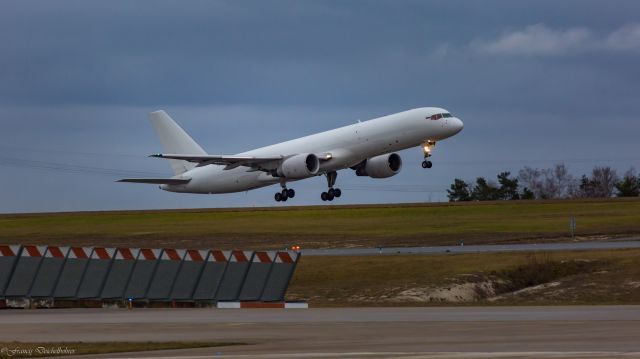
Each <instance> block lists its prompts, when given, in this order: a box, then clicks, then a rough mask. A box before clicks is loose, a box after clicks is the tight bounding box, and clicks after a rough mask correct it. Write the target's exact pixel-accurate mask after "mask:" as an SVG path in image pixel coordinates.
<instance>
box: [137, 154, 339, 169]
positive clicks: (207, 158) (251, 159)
mask: <svg viewBox="0 0 640 359" xmlns="http://www.w3.org/2000/svg"><path fill="white" fill-rule="evenodd" d="M149 157H156V158H165V159H171V160H182V161H188V162H193V163H197V164H198V165H197V166H196V167H203V166H207V165H223V166H226V167H225V168H224V169H225V170H230V169H234V168H236V167H240V166H245V167H250V168H251V169H253V170H257V171H267V172H268V171H271V170H274V169H275V168H277V166H278V164H279V162H280V161H281V160H283V159H285V158H287V157H289V156H261V157H255V156H224V155H183V154H173V153H157V154H153V155H150V156H149ZM331 158H332V156H331V154H330V153H322V154H320V155H319V156H318V159H319V160H320V161H328V160H330V159H331Z"/></svg>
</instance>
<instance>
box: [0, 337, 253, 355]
mask: <svg viewBox="0 0 640 359" xmlns="http://www.w3.org/2000/svg"><path fill="white" fill-rule="evenodd" d="M229 345H241V343H219V342H95V343H87V342H58V343H30V342H3V341H0V358H5V357H6V358H38V357H52V356H68V355H70V354H69V353H71V355H88V354H108V353H124V352H139V351H152V350H170V349H188V348H215V347H223V346H229ZM212 352H214V349H212ZM212 355H213V354H212Z"/></svg>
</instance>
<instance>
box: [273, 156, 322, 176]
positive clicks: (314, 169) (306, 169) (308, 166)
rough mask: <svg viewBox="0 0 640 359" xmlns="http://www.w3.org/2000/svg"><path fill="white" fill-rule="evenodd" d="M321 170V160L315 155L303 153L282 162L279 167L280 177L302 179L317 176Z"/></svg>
mask: <svg viewBox="0 0 640 359" xmlns="http://www.w3.org/2000/svg"><path fill="white" fill-rule="evenodd" d="M319 169H320V160H318V157H317V156H316V155H314V154H313V153H302V154H299V155H295V156H293V157H289V158H287V159H286V160H284V161H282V163H281V164H280V166H279V167H278V170H277V172H278V176H280V177H285V178H291V179H302V178H307V177H310V176H313V175H315V174H316V173H318V170H319Z"/></svg>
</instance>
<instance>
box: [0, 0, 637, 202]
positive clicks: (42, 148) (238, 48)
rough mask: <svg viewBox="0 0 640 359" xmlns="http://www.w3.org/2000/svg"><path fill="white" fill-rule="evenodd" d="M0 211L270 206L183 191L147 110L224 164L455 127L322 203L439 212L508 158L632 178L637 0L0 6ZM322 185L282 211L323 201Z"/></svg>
mask: <svg viewBox="0 0 640 359" xmlns="http://www.w3.org/2000/svg"><path fill="white" fill-rule="evenodd" d="M1 5H2V6H1V11H0V151H1V152H0V174H1V175H0V212H4V213H6V212H36V211H72V210H106V209H146V208H190V207H224V206H253V205H258V206H262V205H266V206H276V205H279V206H282V204H276V203H275V202H274V201H273V193H274V192H275V190H277V186H274V187H267V188H265V189H260V190H256V191H251V192H248V193H239V194H228V195H185V194H174V193H168V192H164V191H161V190H159V189H157V187H155V186H153V185H148V186H145V185H136V184H121V183H115V182H114V181H115V180H116V179H118V178H122V177H136V176H139V177H165V176H167V177H168V176H170V175H171V171H170V167H169V165H168V163H166V162H164V161H163V160H159V159H151V158H147V157H146V155H148V154H150V153H154V152H158V151H159V150H160V146H159V142H158V140H157V139H156V138H155V136H154V133H153V130H152V128H151V126H150V125H149V122H148V118H147V114H148V112H150V111H153V110H157V109H164V110H166V111H168V112H169V113H170V114H171V115H172V117H173V118H174V119H176V120H177V121H178V122H179V123H180V124H181V125H182V126H183V128H185V130H187V132H189V133H190V134H191V135H192V137H194V138H195V139H196V141H198V142H199V143H200V144H201V145H202V146H203V147H204V148H205V150H207V151H208V152H209V153H212V154H234V153H238V152H242V151H246V150H249V149H252V148H256V147H260V146H263V145H268V144H272V143H277V142H281V141H284V140H288V139H292V138H296V137H300V136H303V135H307V134H311V133H314V132H318V131H323V130H328V129H331V128H334V127H338V126H343V125H347V124H351V123H353V122H356V121H357V120H366V119H370V118H374V117H378V116H382V115H386V114H390V113H394V112H399V111H403V110H406V109H410V108H415V107H423V106H439V107H444V108H447V109H448V110H450V111H451V112H452V113H453V114H455V115H457V116H458V117H460V118H461V119H462V120H463V121H464V123H465V128H464V131H463V132H461V133H460V134H459V135H457V136H455V137H454V138H451V139H449V140H446V141H443V142H441V143H438V145H437V147H436V150H435V152H434V157H433V162H434V167H433V168H432V169H430V170H423V169H422V168H421V167H420V161H421V160H422V159H421V151H420V149H417V148H416V149H411V150H407V151H403V152H401V156H402V158H403V161H404V167H403V170H402V172H401V173H400V174H399V175H397V176H395V177H393V178H390V179H387V180H374V179H368V178H358V177H355V176H354V175H353V174H352V173H350V172H352V171H342V172H340V174H339V177H338V186H339V187H340V188H342V189H343V193H344V194H343V197H342V198H340V199H339V200H338V202H334V203H378V202H417V201H443V200H446V196H445V195H446V193H445V192H444V191H445V190H446V189H447V188H448V186H449V184H450V183H451V182H452V181H453V179H454V178H455V177H460V178H463V179H466V180H474V178H475V177H477V176H486V177H491V178H495V175H496V174H497V173H498V172H500V171H503V170H509V171H512V172H514V173H516V172H517V171H518V170H519V169H520V168H522V167H523V166H525V165H528V166H533V167H539V168H543V167H544V168H546V167H550V166H552V165H553V164H554V163H558V162H564V163H566V164H567V165H568V166H569V168H570V170H571V172H572V173H573V174H574V175H576V176H579V175H581V174H582V173H586V172H588V171H590V169H591V168H592V167H593V166H596V165H611V166H613V167H614V168H616V169H618V171H619V172H620V173H622V172H624V171H625V170H626V169H628V168H630V167H635V168H637V169H640V155H639V154H638V143H639V135H640V118H639V116H638V112H639V110H640V97H639V94H640V66H639V65H638V64H639V63H640V2H637V1H557V0H554V1H530V2H527V1H510V0H509V1H450V0H447V1H255V2H253V1H227V2H214V1H126V2H125V1H123V2H116V1H102V2H99V1H84V0H83V1H24V0H20V1H3V2H2V4H1ZM325 183H326V182H325V180H324V178H320V177H319V178H313V179H309V180H306V181H301V182H297V183H295V184H294V185H292V186H291V187H293V188H295V189H296V190H297V196H296V198H295V199H294V200H293V201H292V202H287V205H290V204H300V205H302V204H320V203H322V202H321V200H320V192H322V191H323V190H325V186H326V184H325Z"/></svg>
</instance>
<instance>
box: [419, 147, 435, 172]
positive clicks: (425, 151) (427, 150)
mask: <svg viewBox="0 0 640 359" xmlns="http://www.w3.org/2000/svg"><path fill="white" fill-rule="evenodd" d="M435 145H436V141H427V142H425V143H424V144H423V145H422V153H423V154H424V161H422V168H431V167H433V163H431V161H429V157H431V151H432V150H433V147H435Z"/></svg>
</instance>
